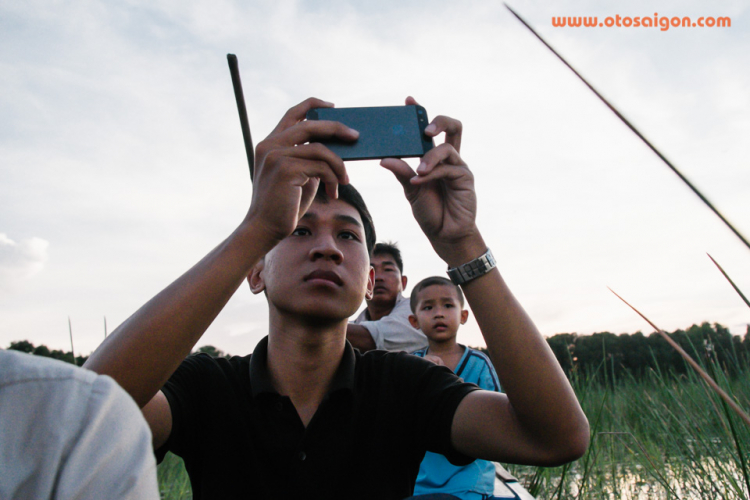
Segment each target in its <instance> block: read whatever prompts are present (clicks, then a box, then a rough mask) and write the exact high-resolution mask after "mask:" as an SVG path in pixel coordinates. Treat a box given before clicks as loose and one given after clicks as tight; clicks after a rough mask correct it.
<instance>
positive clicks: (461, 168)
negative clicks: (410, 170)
mask: <svg viewBox="0 0 750 500" xmlns="http://www.w3.org/2000/svg"><path fill="white" fill-rule="evenodd" d="M473 175H474V174H472V173H471V171H470V170H469V169H468V168H466V166H465V165H447V164H441V165H439V166H438V167H437V168H435V169H433V170H432V171H431V172H430V173H429V174H427V175H415V176H414V177H412V178H411V179H409V184H411V185H412V186H417V185H420V184H428V183H430V182H432V181H435V180H438V179H444V180H456V179H461V178H463V177H467V178H468V179H472V178H473Z"/></svg>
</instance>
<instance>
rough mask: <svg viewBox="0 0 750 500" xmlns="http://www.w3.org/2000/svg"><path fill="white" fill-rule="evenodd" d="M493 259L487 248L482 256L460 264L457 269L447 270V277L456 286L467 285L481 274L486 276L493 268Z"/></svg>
mask: <svg viewBox="0 0 750 500" xmlns="http://www.w3.org/2000/svg"><path fill="white" fill-rule="evenodd" d="M495 265H496V263H495V257H493V256H492V252H490V249H489V248H488V249H487V251H486V252H484V254H483V255H480V256H479V257H477V258H476V259H474V260H472V261H471V262H467V263H466V264H462V265H460V266H458V267H454V268H449V269H448V277H449V278H450V279H451V281H452V282H453V283H454V284H456V285H463V284H464V283H468V282H469V281H471V280H473V279H474V278H478V277H480V276H482V275H483V274H487V273H488V272H490V271H492V269H494V268H495Z"/></svg>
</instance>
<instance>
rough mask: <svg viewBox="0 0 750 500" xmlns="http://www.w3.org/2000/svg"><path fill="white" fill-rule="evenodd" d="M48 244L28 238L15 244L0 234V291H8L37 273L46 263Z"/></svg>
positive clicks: (37, 239)
mask: <svg viewBox="0 0 750 500" xmlns="http://www.w3.org/2000/svg"><path fill="white" fill-rule="evenodd" d="M48 247H49V242H48V241H46V240H43V239H41V238H30V239H26V240H21V242H19V243H16V242H15V241H13V240H11V239H10V238H8V236H7V235H6V234H5V233H0V290H9V289H10V288H11V287H12V286H14V285H15V284H17V283H18V282H20V281H23V280H24V279H27V278H30V277H32V276H34V275H35V274H37V273H39V272H40V271H41V270H42V269H43V268H44V264H45V263H46V262H47V248H48Z"/></svg>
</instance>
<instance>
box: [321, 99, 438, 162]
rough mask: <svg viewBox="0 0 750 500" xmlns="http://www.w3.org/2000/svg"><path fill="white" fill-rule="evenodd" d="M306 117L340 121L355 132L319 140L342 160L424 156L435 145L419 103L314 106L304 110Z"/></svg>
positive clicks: (425, 114)
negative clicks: (351, 139) (354, 135)
mask: <svg viewBox="0 0 750 500" xmlns="http://www.w3.org/2000/svg"><path fill="white" fill-rule="evenodd" d="M307 119H308V120H330V121H336V122H341V123H343V124H344V125H346V126H348V127H351V128H353V129H355V130H357V131H358V132H359V138H358V139H357V140H356V141H354V142H344V141H339V140H337V139H326V140H324V141H320V142H321V144H324V145H325V146H327V147H328V148H329V149H330V150H331V151H333V152H334V153H336V154H337V155H339V156H340V157H341V159H342V160H372V159H375V158H409V157H414V156H424V154H425V153H426V152H427V151H429V150H430V149H432V148H433V147H434V146H435V144H434V142H433V141H432V138H431V137H427V136H426V135H425V134H424V129H425V127H427V125H428V124H429V123H430V122H429V121H428V120H427V111H425V109H424V108H423V107H422V106H415V105H409V106H382V107H371V108H315V109H311V110H310V111H308V112H307Z"/></svg>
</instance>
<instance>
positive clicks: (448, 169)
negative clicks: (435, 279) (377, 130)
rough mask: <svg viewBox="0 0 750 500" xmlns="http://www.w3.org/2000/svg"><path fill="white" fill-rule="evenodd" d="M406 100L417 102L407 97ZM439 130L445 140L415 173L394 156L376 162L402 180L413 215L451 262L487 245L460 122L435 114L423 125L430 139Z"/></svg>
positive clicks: (481, 249) (431, 240)
mask: <svg viewBox="0 0 750 500" xmlns="http://www.w3.org/2000/svg"><path fill="white" fill-rule="evenodd" d="M406 104H416V101H415V100H414V99H413V98H411V97H409V98H407V99H406ZM443 132H444V133H445V142H444V143H443V144H441V145H439V146H437V147H435V148H433V149H432V150H430V151H429V152H427V154H425V155H424V156H423V157H422V161H421V163H420V164H419V167H417V171H416V172H415V171H414V170H412V168H411V167H410V166H409V165H408V164H407V163H406V162H404V161H402V160H399V159H395V158H386V159H384V160H383V161H381V162H380V164H381V165H382V166H383V167H385V168H386V169H388V170H390V171H391V172H393V174H394V175H395V176H396V178H397V179H398V180H399V182H401V185H402V186H403V188H404V193H405V194H406V198H407V200H408V201H409V203H410V204H411V207H412V212H413V213H414V218H415V219H416V220H417V222H418V223H419V225H420V227H421V228H422V231H424V233H425V235H426V236H427V237H428V238H429V240H430V243H432V246H433V248H435V251H436V252H437V253H438V255H440V256H441V257H442V258H443V259H445V260H446V261H447V262H448V263H449V264H450V263H451V262H450V261H453V260H454V258H455V259H458V262H457V263H459V264H461V263H463V262H464V261H463V260H461V259H463V258H465V257H464V256H463V255H461V256H459V255H457V254H467V253H468V254H473V253H476V255H474V257H471V258H475V257H477V256H479V255H481V253H482V252H484V250H485V248H484V247H483V245H484V243H483V242H482V241H481V236H479V232H478V230H477V227H476V223H475V219H476V213H477V198H476V192H475V191H474V176H473V175H472V173H471V171H469V168H468V167H467V165H466V163H464V161H463V160H462V159H461V156H460V155H459V149H460V147H461V132H462V126H461V122H460V121H458V120H456V119H454V118H449V117H447V116H438V117H436V118H435V119H433V120H432V122H431V123H430V125H428V126H427V128H426V129H425V134H427V135H429V136H431V137H435V136H437V135H439V134H441V133H443ZM480 247H482V248H480Z"/></svg>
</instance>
